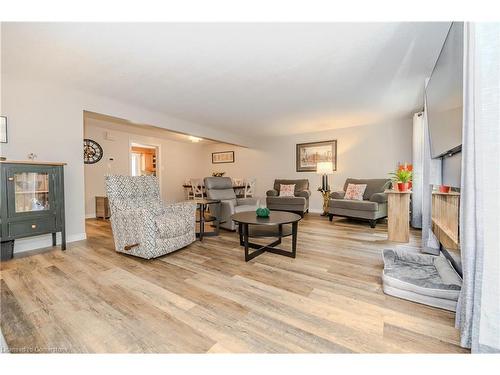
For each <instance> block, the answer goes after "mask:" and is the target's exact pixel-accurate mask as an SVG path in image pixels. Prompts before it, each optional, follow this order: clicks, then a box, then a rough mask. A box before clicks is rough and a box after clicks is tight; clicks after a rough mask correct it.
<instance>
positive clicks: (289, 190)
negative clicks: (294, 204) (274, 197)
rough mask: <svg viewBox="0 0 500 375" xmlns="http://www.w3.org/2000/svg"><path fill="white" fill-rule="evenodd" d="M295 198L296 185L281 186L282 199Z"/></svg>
mask: <svg viewBox="0 0 500 375" xmlns="http://www.w3.org/2000/svg"><path fill="white" fill-rule="evenodd" d="M294 196H295V184H292V185H282V184H280V197H294Z"/></svg>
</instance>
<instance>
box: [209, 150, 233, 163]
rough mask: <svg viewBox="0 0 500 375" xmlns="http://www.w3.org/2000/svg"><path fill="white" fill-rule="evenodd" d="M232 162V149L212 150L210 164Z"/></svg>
mask: <svg viewBox="0 0 500 375" xmlns="http://www.w3.org/2000/svg"><path fill="white" fill-rule="evenodd" d="M222 163H234V151H221V152H212V164H222Z"/></svg>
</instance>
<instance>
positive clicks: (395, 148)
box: [1, 71, 411, 252]
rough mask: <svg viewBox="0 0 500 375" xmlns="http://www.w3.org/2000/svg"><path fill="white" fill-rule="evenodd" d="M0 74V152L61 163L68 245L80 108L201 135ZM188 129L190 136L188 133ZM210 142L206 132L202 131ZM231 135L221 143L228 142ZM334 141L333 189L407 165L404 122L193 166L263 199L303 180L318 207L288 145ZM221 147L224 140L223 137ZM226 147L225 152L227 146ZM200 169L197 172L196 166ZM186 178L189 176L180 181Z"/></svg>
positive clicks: (78, 220) (33, 243) (80, 187)
mask: <svg viewBox="0 0 500 375" xmlns="http://www.w3.org/2000/svg"><path fill="white" fill-rule="evenodd" d="M17 76H18V75H10V74H7V72H5V71H2V82H1V84H2V98H1V105H2V114H4V115H7V116H8V119H9V143H7V144H5V145H3V146H4V147H2V153H3V155H4V156H6V157H7V158H8V159H12V160H25V159H26V155H27V154H28V153H30V152H33V153H35V154H37V155H38V160H44V161H61V162H66V163H67V166H66V167H65V204H66V229H67V239H68V241H75V240H80V239H83V238H85V223H84V218H85V190H84V164H83V156H82V153H83V151H82V139H83V111H84V110H88V111H92V112H97V113H104V114H107V115H110V116H114V117H118V118H124V119H129V120H133V121H134V122H136V123H143V124H152V125H156V126H160V127H164V128H167V129H168V128H171V129H183V131H185V132H186V133H190V134H197V135H201V136H202V137H203V136H206V135H205V134H202V133H201V130H200V127H199V126H194V125H190V123H187V122H182V121H179V120H176V119H172V118H171V117H168V116H166V115H164V114H161V113H156V112H152V111H148V110H146V109H144V108H139V107H136V106H133V105H131V104H128V103H121V102H118V101H115V100H113V99H110V98H105V97H99V96H95V95H90V94H88V93H83V92H80V91H75V90H69V89H67V88H63V87H58V86H55V85H51V84H47V83H42V82H37V81H33V80H30V81H26V80H24V79H20V78H15V77H17ZM193 130H194V131H193ZM206 134H208V137H210V134H215V133H212V131H211V130H210V129H208V128H206ZM228 138H231V135H230V134H228V135H226V137H225V138H220V139H221V140H225V141H228ZM332 138H334V139H337V140H338V168H339V170H338V171H337V172H335V174H334V176H333V182H332V184H333V186H334V187H335V188H338V187H340V186H341V185H342V184H343V182H344V180H345V178H346V177H348V176H352V177H385V176H387V173H388V172H389V171H391V170H392V169H394V168H395V166H396V164H397V162H398V161H403V160H411V119H408V120H404V121H398V122H390V123H387V124H380V125H370V126H360V127H354V128H345V129H337V130H331V131H327V132H320V133H308V134H303V135H290V136H287V137H278V138H268V139H267V140H265V141H263V142H262V144H260V145H259V146H258V148H256V149H245V148H238V147H235V146H228V145H213V146H206V151H205V152H206V157H205V159H204V160H203V158H202V159H201V160H200V161H199V164H200V165H201V166H202V168H204V170H205V171H206V173H205V174H206V175H210V174H211V172H212V171H213V170H219V169H221V170H225V171H226V172H228V175H233V176H238V177H248V176H255V177H257V178H258V182H257V189H258V190H257V191H258V194H259V195H262V196H263V195H264V193H265V191H266V190H267V189H268V188H269V187H271V186H272V181H273V179H274V178H277V177H297V178H298V177H301V178H303V177H307V178H309V180H310V182H311V190H313V192H314V194H313V197H312V199H311V208H312V209H314V210H320V209H321V199H320V196H319V193H317V192H315V191H314V190H315V189H316V188H317V186H319V185H320V176H317V175H315V174H314V173H297V172H295V144H296V143H302V142H309V141H320V140H328V139H332ZM229 142H231V141H230V140H229ZM228 147H229V148H228ZM214 148H215V149H218V148H222V149H224V150H226V149H232V148H234V149H235V150H236V163H235V164H233V165H231V164H220V165H212V164H211V158H210V153H211V152H212V149H214ZM203 165H204V167H203ZM188 177H189V176H188ZM50 243H51V241H50V236H42V238H38V237H35V238H30V239H23V240H18V241H16V245H15V252H19V251H23V250H29V249H33V248H39V247H44V246H50Z"/></svg>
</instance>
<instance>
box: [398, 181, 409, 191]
mask: <svg viewBox="0 0 500 375" xmlns="http://www.w3.org/2000/svg"><path fill="white" fill-rule="evenodd" d="M398 191H408V182H398Z"/></svg>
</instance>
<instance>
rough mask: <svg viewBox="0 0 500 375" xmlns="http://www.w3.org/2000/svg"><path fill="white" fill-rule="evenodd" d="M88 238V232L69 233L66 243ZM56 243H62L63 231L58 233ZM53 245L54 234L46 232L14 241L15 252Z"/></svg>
mask: <svg viewBox="0 0 500 375" xmlns="http://www.w3.org/2000/svg"><path fill="white" fill-rule="evenodd" d="M86 238H87V234H86V233H77V234H69V235H67V236H66V243H70V242H76V241H82V240H85V239H86ZM56 243H57V244H58V245H60V244H61V233H57V236H56ZM51 246H52V235H50V234H45V235H43V236H36V237H29V238H20V239H18V240H16V241H15V242H14V254H19V253H23V252H25V251H31V250H36V249H43V248H44V247H51Z"/></svg>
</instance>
